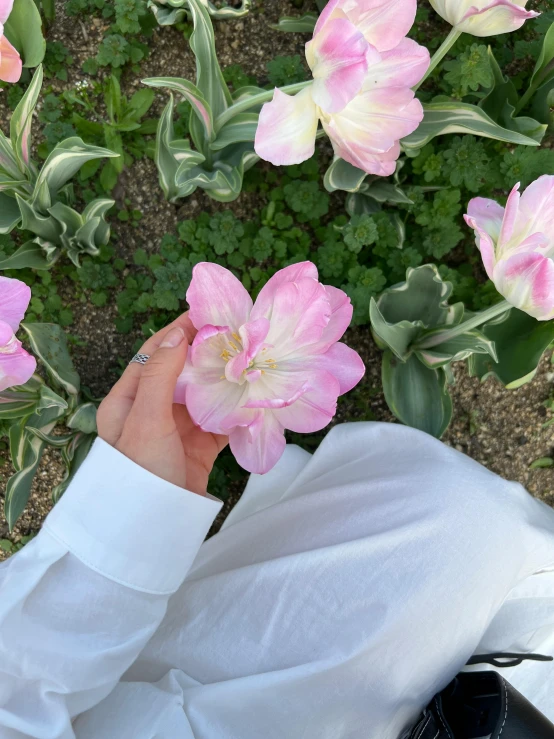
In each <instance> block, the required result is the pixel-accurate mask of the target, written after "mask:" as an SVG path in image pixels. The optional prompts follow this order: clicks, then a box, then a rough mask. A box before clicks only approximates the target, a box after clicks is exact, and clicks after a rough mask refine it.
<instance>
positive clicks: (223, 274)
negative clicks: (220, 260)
mask: <svg viewBox="0 0 554 739" xmlns="http://www.w3.org/2000/svg"><path fill="white" fill-rule="evenodd" d="M187 302H188V304H189V306H190V319H191V321H192V323H193V324H194V327H195V328H197V329H198V330H200V329H201V328H202V327H203V326H205V325H206V324H211V325H212V326H229V327H230V328H231V330H232V332H236V331H238V329H239V328H240V327H241V326H242V325H243V324H244V323H246V322H247V321H248V319H249V317H250V311H251V310H252V298H251V297H250V295H249V294H248V292H247V291H246V290H245V288H244V286H243V285H242V283H241V282H240V281H239V280H238V279H237V278H236V277H235V276H234V275H233V273H232V272H229V270H228V269H225V267H220V266H219V264H212V263H210V262H201V263H200V264H197V265H196V267H195V268H194V269H193V271H192V281H191V283H190V287H189V289H188V291H187Z"/></svg>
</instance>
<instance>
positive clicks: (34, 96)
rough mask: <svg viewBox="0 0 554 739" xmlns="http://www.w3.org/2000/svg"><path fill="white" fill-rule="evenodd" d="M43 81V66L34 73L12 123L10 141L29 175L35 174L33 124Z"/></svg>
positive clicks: (20, 163)
mask: <svg viewBox="0 0 554 739" xmlns="http://www.w3.org/2000/svg"><path fill="white" fill-rule="evenodd" d="M42 79H43V73H42V65H41V66H40V67H38V68H37V70H36V72H35V73H34V75H33V79H32V80H31V84H30V85H29V87H28V88H27V90H26V92H25V95H23V97H22V98H21V100H20V102H19V105H18V106H17V108H16V109H15V110H14V112H13V115H12V117H11V121H10V139H11V143H12V148H13V152H14V154H15V158H16V160H17V163H18V166H19V168H20V169H21V171H22V172H28V173H29V174H33V171H32V166H31V124H32V121H33V113H34V112H35V108H36V105H37V101H38V96H39V95H40V90H41V87H42Z"/></svg>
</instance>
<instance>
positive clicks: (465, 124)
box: [401, 102, 539, 152]
mask: <svg viewBox="0 0 554 739" xmlns="http://www.w3.org/2000/svg"><path fill="white" fill-rule="evenodd" d="M423 109H424V111H425V117H424V119H423V121H422V122H421V124H420V125H419V128H418V129H417V131H414V133H412V134H410V135H409V136H407V137H406V138H404V139H402V142H401V143H402V146H403V148H404V150H406V151H408V152H409V151H410V150H416V149H421V148H423V147H424V146H425V145H426V144H428V143H429V142H430V141H431V140H432V139H434V138H435V136H444V135H445V134H448V133H468V134H474V135H476V136H483V137H484V138H489V139H496V140H497V141H506V142H508V143H511V144H523V145H526V146H538V145H539V144H538V142H537V141H535V140H534V139H532V138H530V137H529V136H524V135H523V134H521V133H518V132H517V131H509V130H508V129H506V128H503V127H502V126H500V125H498V124H497V123H495V122H494V121H493V120H492V118H490V117H489V116H488V115H487V114H486V113H485V112H484V111H483V110H481V109H480V108H478V107H476V106H475V105H469V104H467V103H458V102H445V103H427V104H425V105H424V106H423Z"/></svg>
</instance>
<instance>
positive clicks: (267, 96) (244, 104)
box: [214, 80, 313, 132]
mask: <svg viewBox="0 0 554 739" xmlns="http://www.w3.org/2000/svg"><path fill="white" fill-rule="evenodd" d="M312 81H313V80H308V81H307V82H297V83H296V84H294V85H287V86H286V87H281V88H280V90H281V92H285V93H287V94H289V95H293V94H294V93H296V92H300V90H303V89H304V88H306V87H308V86H309V85H311V84H312ZM273 93H274V90H265V91H264V92H260V93H258V94H257V95H252V96H250V97H245V98H243V99H242V100H239V101H238V102H237V103H235V104H234V105H231V107H230V108H227V110H225V111H223V113H222V114H221V115H220V116H218V117H217V118H216V120H215V124H214V128H215V130H216V132H217V131H220V130H221V129H222V128H223V126H224V125H225V124H226V123H228V122H229V121H230V120H231V119H232V118H234V117H235V116H236V115H238V114H239V113H244V111H245V110H249V109H250V108H254V107H255V106H256V105H263V103H267V102H269V101H270V100H271V99H272V98H273Z"/></svg>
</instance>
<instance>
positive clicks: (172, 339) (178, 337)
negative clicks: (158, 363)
mask: <svg viewBox="0 0 554 739" xmlns="http://www.w3.org/2000/svg"><path fill="white" fill-rule="evenodd" d="M184 338H185V332H184V331H183V329H182V328H172V329H171V331H169V333H168V334H167V336H166V337H165V339H164V340H163V341H162V343H161V344H160V349H175V347H176V346H179V344H182V343H183V339H184Z"/></svg>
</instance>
